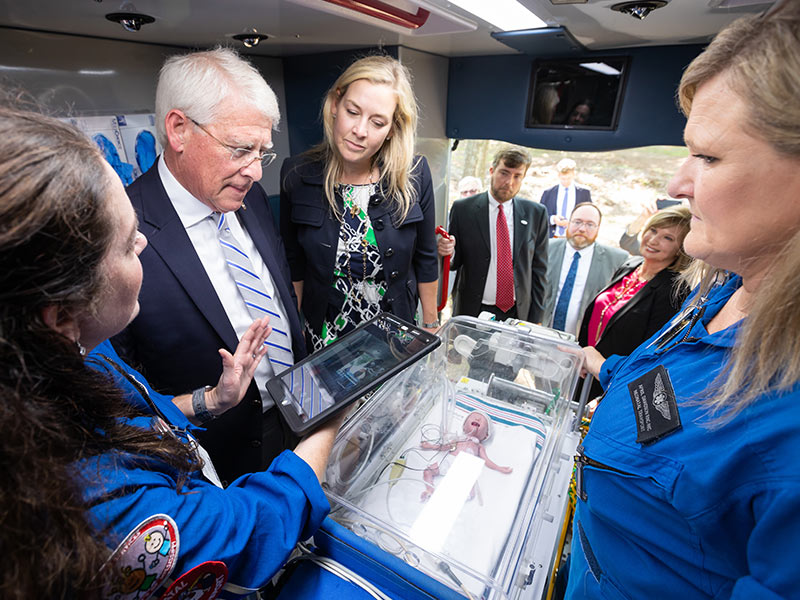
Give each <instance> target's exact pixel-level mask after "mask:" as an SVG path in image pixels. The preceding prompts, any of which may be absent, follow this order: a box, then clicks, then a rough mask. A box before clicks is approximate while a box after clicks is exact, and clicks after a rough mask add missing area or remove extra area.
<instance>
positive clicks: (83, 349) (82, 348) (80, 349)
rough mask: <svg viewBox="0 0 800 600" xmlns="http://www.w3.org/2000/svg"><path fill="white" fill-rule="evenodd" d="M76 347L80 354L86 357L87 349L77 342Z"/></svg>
mask: <svg viewBox="0 0 800 600" xmlns="http://www.w3.org/2000/svg"><path fill="white" fill-rule="evenodd" d="M75 345H76V346H77V347H78V354H80V355H81V356H86V348H84V347H83V345H82V344H81V343H80V341H78V340H75Z"/></svg>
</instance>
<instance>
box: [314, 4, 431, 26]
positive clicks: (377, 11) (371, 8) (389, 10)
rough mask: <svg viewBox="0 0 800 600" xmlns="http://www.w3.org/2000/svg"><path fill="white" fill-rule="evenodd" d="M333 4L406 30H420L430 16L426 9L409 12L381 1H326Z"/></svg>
mask: <svg viewBox="0 0 800 600" xmlns="http://www.w3.org/2000/svg"><path fill="white" fill-rule="evenodd" d="M325 1H326V2H329V3H331V4H336V5H338V6H343V7H344V8H349V9H350V10H354V11H356V12H360V13H361V14H364V15H368V16H370V17H375V18H376V19H381V20H383V21H386V22H388V23H392V24H394V25H400V26H401V27H405V28H406V29H419V28H420V27H422V26H423V25H424V24H425V22H426V21H427V20H428V17H429V16H430V14H431V13H430V12H429V11H427V10H425V9H424V8H418V9H417V12H415V13H412V12H407V11H405V10H402V9H400V8H397V7H396V6H392V5H391V4H386V3H385V2H381V0H325Z"/></svg>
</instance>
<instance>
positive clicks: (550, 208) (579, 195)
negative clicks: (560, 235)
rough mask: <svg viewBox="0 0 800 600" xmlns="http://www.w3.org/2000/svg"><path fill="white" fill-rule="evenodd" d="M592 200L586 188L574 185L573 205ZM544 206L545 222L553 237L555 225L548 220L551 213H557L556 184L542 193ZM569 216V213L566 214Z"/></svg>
mask: <svg viewBox="0 0 800 600" xmlns="http://www.w3.org/2000/svg"><path fill="white" fill-rule="evenodd" d="M591 201H592V193H591V192H590V191H589V190H587V189H586V188H582V187H578V186H577V185H576V186H575V206H578V204H582V203H583V202H591ZM540 202H541V203H542V204H544V207H545V208H546V209H547V223H548V225H549V226H550V237H553V236H554V235H555V234H556V226H555V225H553V224H552V223H551V222H550V217H552V216H553V215H557V214H558V186H557V185H554V186H553V187H551V188H548V189H546V190H545V191H544V192H543V193H542V199H541V200H540ZM567 217H569V215H567Z"/></svg>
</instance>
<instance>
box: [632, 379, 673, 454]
mask: <svg viewBox="0 0 800 600" xmlns="http://www.w3.org/2000/svg"><path fill="white" fill-rule="evenodd" d="M628 392H629V393H630V395H631V404H633V413H634V415H635V416H636V431H637V434H638V435H637V437H636V441H637V442H638V443H640V444H644V445H647V444H652V443H653V442H656V441H658V440H660V439H661V438H663V437H665V436H667V435H669V434H671V433H673V432H675V431H678V430H679V429H680V428H681V416H680V414H679V413H678V403H677V402H676V401H675V391H674V390H673V389H672V381H670V378H669V373H668V372H667V370H666V369H665V368H664V367H663V366H661V365H659V366H658V367H656V368H655V369H652V370H651V371H648V372H647V373H645V374H644V375H642V376H641V377H639V378H638V379H636V380H635V381H633V382H631V383H629V384H628Z"/></svg>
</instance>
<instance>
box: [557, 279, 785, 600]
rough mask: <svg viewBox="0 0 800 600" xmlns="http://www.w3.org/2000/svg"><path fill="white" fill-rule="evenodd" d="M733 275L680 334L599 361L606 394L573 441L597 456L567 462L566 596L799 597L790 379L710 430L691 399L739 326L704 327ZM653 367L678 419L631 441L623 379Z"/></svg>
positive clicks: (633, 425)
mask: <svg viewBox="0 0 800 600" xmlns="http://www.w3.org/2000/svg"><path fill="white" fill-rule="evenodd" d="M740 285H741V279H740V278H739V277H734V278H732V279H731V280H729V281H728V282H727V283H726V284H725V285H723V286H721V287H718V288H717V289H715V290H713V291H712V292H711V293H710V295H709V300H708V302H707V304H706V309H705V313H704V314H703V316H702V318H700V319H699V320H698V321H697V322H696V323H695V324H694V325H693V326H692V327H691V328H690V331H689V336H688V339H686V340H685V341H681V342H678V340H681V339H682V338H683V335H681V336H678V337H677V338H676V339H675V341H674V342H671V343H669V344H667V345H666V346H665V347H664V348H663V349H661V350H658V349H657V348H656V345H655V344H654V345H653V346H652V347H648V342H645V343H644V344H643V345H642V346H640V347H639V348H638V349H637V350H636V351H634V352H633V354H631V355H630V356H629V357H620V356H612V357H609V358H608V360H606V362H605V363H604V365H603V369H602V372H601V374H600V379H601V383H602V384H603V387H604V388H605V389H607V390H608V393H607V394H606V396H605V397H604V399H603V400H602V402H601V403H600V406H599V407H598V409H597V411H596V412H595V415H594V417H593V419H592V424H591V427H590V429H589V432H588V434H587V436H586V438H585V440H584V442H583V454H584V455H585V457H587V458H588V459H591V460H592V461H596V463H598V464H597V465H595V466H590V464H594V463H590V464H583V466H581V465H580V464H579V467H578V470H579V471H581V470H582V475H583V481H582V486H581V488H582V490H581V492H582V493H584V494H585V496H584V498H585V499H581V498H580V497H579V498H578V500H577V504H576V512H575V518H574V522H573V542H572V556H571V565H570V571H569V582H568V588H567V594H566V597H567V598H570V599H575V598H581V599H583V598H589V599H593V598H615V599H619V598H631V599H641V598H680V599H681V600H690V599H694V598H741V599H744V598H759V599H762V600H763V599H772V598H800V569H799V568H798V562H799V561H798V555H799V554H800V552H798V540H800V516H798V515H800V468H798V466H797V449H798V448H799V447H800V410H798V406H800V385H798V384H796V385H794V386H793V387H792V388H791V389H790V390H788V391H786V392H783V393H769V394H766V395H764V396H763V397H760V398H759V399H758V400H757V401H756V402H754V403H751V404H750V405H749V406H747V407H746V408H745V409H744V410H742V411H741V412H740V413H739V414H737V415H736V416H735V417H734V418H733V419H732V420H731V421H730V422H727V423H725V424H723V425H722V426H717V427H714V426H713V424H712V423H710V420H711V419H710V417H709V415H708V414H707V411H706V409H705V408H704V407H703V405H702V404H700V403H699V402H698V399H699V398H700V397H701V393H702V392H703V391H704V390H706V389H708V386H709V384H710V383H711V382H712V381H714V379H715V378H716V377H717V376H718V375H719V374H720V373H721V372H723V370H724V367H725V363H726V357H727V353H728V351H729V350H730V349H731V347H732V346H733V345H734V342H735V339H736V335H737V333H738V332H739V331H740V330H741V323H738V324H736V325H734V326H732V327H729V328H728V329H726V330H723V331H719V332H716V333H714V334H709V333H708V332H707V329H706V325H707V324H708V322H709V321H710V320H711V318H712V317H713V316H714V315H716V314H717V312H719V310H720V308H721V307H722V306H723V305H724V304H725V302H726V301H727V300H728V298H730V296H731V295H732V294H733V292H734V291H735V290H736V289H737V288H738V287H739V286H740ZM676 318H677V317H676ZM668 327H669V324H667V325H666V326H665V327H664V329H663V330H666V329H667V328H668ZM656 335H658V334H656ZM655 337H656V336H654V338H651V340H650V341H652V340H653V339H655ZM657 365H663V366H664V367H665V368H666V370H667V373H668V375H669V380H670V381H671V384H672V386H673V387H674V392H675V398H676V399H677V406H678V410H679V415H680V422H681V428H680V429H678V430H676V431H674V432H672V433H670V434H668V435H666V436H664V437H661V438H660V439H658V440H656V441H654V442H652V443H649V444H640V443H637V442H636V437H637V416H636V412H635V410H634V405H633V404H632V395H633V391H629V388H628V385H629V384H630V383H632V382H634V381H636V380H637V379H639V378H640V377H642V376H643V375H644V374H645V373H648V372H651V371H652V369H653V368H654V367H656V366H657Z"/></svg>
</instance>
